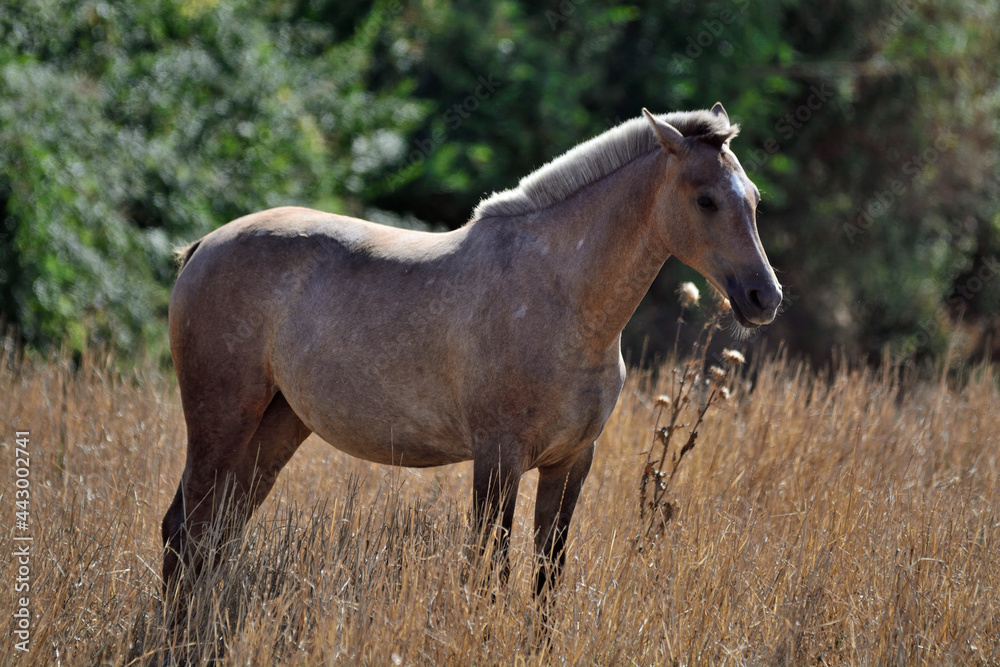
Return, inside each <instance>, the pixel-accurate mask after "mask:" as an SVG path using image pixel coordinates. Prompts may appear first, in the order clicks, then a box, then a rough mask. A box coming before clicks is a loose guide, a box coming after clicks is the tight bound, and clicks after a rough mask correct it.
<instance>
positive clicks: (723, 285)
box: [643, 103, 781, 327]
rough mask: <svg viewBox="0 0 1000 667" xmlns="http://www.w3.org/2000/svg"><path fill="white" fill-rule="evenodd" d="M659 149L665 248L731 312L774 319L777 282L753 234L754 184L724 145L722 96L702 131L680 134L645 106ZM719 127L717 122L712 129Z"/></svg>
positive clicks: (741, 317) (748, 319)
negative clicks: (663, 162) (663, 166)
mask: <svg viewBox="0 0 1000 667" xmlns="http://www.w3.org/2000/svg"><path fill="white" fill-rule="evenodd" d="M643 113H645V114H646V118H647V119H648V120H649V123H650V125H651V126H652V129H653V131H654V132H655V133H656V137H657V139H658V140H659V142H660V145H661V146H663V149H664V150H665V151H666V152H667V153H668V154H669V155H670V156H671V158H672V159H670V160H669V161H668V163H667V164H668V167H667V175H666V178H667V180H668V181H670V183H668V185H667V187H665V188H663V191H662V194H661V196H660V200H659V201H658V202H657V203H656V212H655V214H654V215H655V216H656V221H657V223H658V226H659V229H660V231H661V233H662V238H663V242H664V245H665V246H666V248H667V250H668V251H669V252H670V253H671V254H673V255H676V256H677V258H678V259H680V260H681V261H682V262H684V263H685V264H687V265H688V266H691V267H693V268H694V269H696V270H697V271H698V272H699V273H701V274H702V275H703V276H705V278H707V279H708V281H709V282H710V283H712V285H714V286H715V288H716V289H718V290H719V291H720V292H722V293H723V294H725V295H726V296H727V297H728V298H729V302H730V304H731V305H732V307H733V313H734V314H735V315H736V320H737V322H739V323H740V324H741V325H743V326H744V327H757V326H760V325H762V324H767V323H768V322H770V321H771V320H773V319H774V316H775V314H776V313H777V310H778V306H779V305H780V304H781V286H780V285H779V284H778V281H777V279H776V278H775V276H774V271H773V270H772V269H771V265H770V264H769V263H768V261H767V255H765V254H764V248H763V247H762V246H761V243H760V237H759V236H758V235H757V204H758V202H760V192H759V191H758V190H757V187H756V186H755V185H754V184H753V183H752V182H751V181H750V179H749V178H747V175H746V173H745V172H744V171H743V167H742V166H741V165H740V162H739V160H737V159H736V156H735V155H734V154H733V152H732V151H731V150H730V149H729V140H730V139H731V138H732V137H733V136H734V135H735V134H736V131H737V128H736V127H730V125H729V116H728V115H727V114H726V110H725V109H723V108H722V104H718V103H717V104H716V105H715V106H714V107H712V111H711V114H712V115H713V116H714V118H712V117H710V116H707V114H706V118H707V119H708V120H713V121H715V123H714V124H715V126H716V128H715V129H714V130H713V131H712V132H710V133H709V134H707V135H706V134H704V133H702V134H691V135H690V136H684V134H682V133H681V132H680V131H678V130H677V129H676V128H675V127H673V126H672V125H670V124H669V123H667V122H666V121H664V120H663V119H661V118H658V117H656V116H654V115H653V114H651V113H649V112H648V111H646V110H645V109H643ZM718 128H724V129H722V130H719V129H718Z"/></svg>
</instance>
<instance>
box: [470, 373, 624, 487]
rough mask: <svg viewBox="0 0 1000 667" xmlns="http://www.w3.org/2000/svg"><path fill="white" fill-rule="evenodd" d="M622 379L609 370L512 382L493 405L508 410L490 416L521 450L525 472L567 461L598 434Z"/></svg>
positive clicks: (614, 401) (620, 374) (620, 375)
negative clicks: (504, 393)
mask: <svg viewBox="0 0 1000 667" xmlns="http://www.w3.org/2000/svg"><path fill="white" fill-rule="evenodd" d="M623 379H624V372H623V370H622V369H620V368H619V367H618V366H617V365H615V366H614V367H612V368H604V369H598V370H597V371H590V372H586V373H580V374H576V375H565V376H562V377H558V376H554V377H534V378H531V379H530V380H528V381H523V380H522V382H519V383H513V384H512V385H511V386H510V392H509V394H508V396H507V400H506V401H498V402H497V404H495V405H504V404H506V405H507V406H508V409H507V410H506V411H501V413H500V414H499V415H494V419H496V420H497V422H499V423H497V424H496V426H497V427H498V428H499V429H500V430H501V431H507V432H510V433H512V434H513V435H514V439H515V441H516V442H518V443H519V445H520V446H521V447H523V463H524V466H525V468H526V469H530V468H534V467H538V466H549V465H558V464H560V463H562V462H565V461H569V460H572V459H574V458H575V457H576V455H577V454H578V453H579V452H580V451H582V450H583V449H584V448H586V447H588V446H589V445H590V444H591V443H593V442H594V440H596V439H597V437H598V436H599V435H600V434H601V431H602V430H603V429H604V424H605V423H606V422H607V420H608V418H609V417H610V416H611V412H612V411H613V410H614V407H615V405H616V404H617V402H618V396H619V393H620V392H621V387H622V382H623ZM485 421H486V420H484V423H485Z"/></svg>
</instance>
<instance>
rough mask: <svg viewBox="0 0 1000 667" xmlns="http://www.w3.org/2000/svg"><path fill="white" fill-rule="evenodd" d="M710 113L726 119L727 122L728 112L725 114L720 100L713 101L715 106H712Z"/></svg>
mask: <svg viewBox="0 0 1000 667" xmlns="http://www.w3.org/2000/svg"><path fill="white" fill-rule="evenodd" d="M712 113H714V114H715V115H716V116H722V117H723V118H725V119H726V122H727V123H728V122H729V114H727V113H726V110H725V109H724V108H723V107H722V102H716V103H715V106H714V107H712Z"/></svg>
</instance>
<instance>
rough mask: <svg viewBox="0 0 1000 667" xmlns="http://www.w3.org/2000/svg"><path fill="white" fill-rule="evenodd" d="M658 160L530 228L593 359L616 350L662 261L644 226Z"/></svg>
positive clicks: (619, 174)
mask: <svg viewBox="0 0 1000 667" xmlns="http://www.w3.org/2000/svg"><path fill="white" fill-rule="evenodd" d="M665 160H666V156H665V154H663V153H661V152H660V151H656V152H654V153H651V154H649V155H646V156H643V157H640V158H638V159H636V160H634V161H632V162H631V163H629V164H628V165H626V166H624V167H622V168H621V169H618V170H617V171H615V172H614V173H612V174H611V175H609V176H606V177H605V178H603V179H601V180H600V181H598V182H596V183H593V184H591V185H589V186H587V187H586V188H584V189H583V190H582V191H580V192H578V193H577V194H575V195H573V196H571V197H570V198H569V199H568V200H567V201H565V202H563V203H561V204H556V205H554V206H551V207H549V208H547V209H545V210H544V211H542V212H540V213H539V214H538V218H537V219H536V220H535V221H534V222H532V223H530V224H531V227H532V229H531V231H530V233H531V234H532V235H537V236H536V238H538V239H539V241H541V242H542V243H544V244H545V245H546V246H547V247H548V252H547V255H548V261H547V265H548V267H551V268H552V269H554V270H555V271H556V272H557V273H558V277H559V281H560V283H561V284H562V285H564V286H565V288H566V294H565V295H564V296H565V297H567V298H568V301H569V303H571V304H572V307H573V308H574V310H575V311H576V312H575V313H573V315H574V316H575V320H576V326H577V329H578V334H579V339H580V342H581V343H583V345H584V347H585V348H586V350H587V351H588V352H589V353H592V354H594V355H596V356H603V355H605V354H607V353H608V352H612V351H613V352H615V353H617V345H618V341H619V337H620V335H621V332H622V329H624V328H625V324H626V323H627V322H628V320H629V318H630V317H632V313H634V312H635V309H636V308H637V307H638V305H639V302H640V301H641V300H642V297H643V296H644V295H645V294H646V292H647V291H648V290H649V286H650V285H651V284H652V282H653V280H654V279H655V278H656V275H657V273H658V272H659V270H660V268H661V267H662V266H663V263H664V262H665V261H666V259H667V257H668V256H669V254H668V253H667V251H666V249H665V248H664V247H663V245H662V239H661V235H660V233H659V230H656V229H654V228H653V225H652V218H653V216H652V211H653V206H654V205H655V202H656V200H657V196H658V191H659V189H660V188H662V187H665V184H664V183H663V178H664V170H665V169H666V166H665V164H664V161H665ZM515 224H517V223H516V222H515ZM613 348H614V349H613Z"/></svg>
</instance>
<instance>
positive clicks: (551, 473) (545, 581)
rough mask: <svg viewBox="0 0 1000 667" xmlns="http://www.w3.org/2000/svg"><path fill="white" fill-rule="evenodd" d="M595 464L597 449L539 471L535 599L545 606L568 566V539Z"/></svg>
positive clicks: (536, 510)
mask: <svg viewBox="0 0 1000 667" xmlns="http://www.w3.org/2000/svg"><path fill="white" fill-rule="evenodd" d="M593 460H594V445H593V444H591V445H590V446H588V447H586V448H585V449H584V450H583V451H581V452H580V453H579V454H578V455H577V456H576V458H575V459H571V460H569V461H567V462H565V463H563V464H562V465H558V466H548V467H544V468H539V469H538V497H537V498H536V500H535V553H536V554H537V555H538V571H537V573H536V575H535V596H536V598H538V599H539V601H540V602H544V601H545V599H546V598H547V597H548V593H549V592H550V591H551V590H552V588H553V587H554V586H555V583H556V581H557V580H558V578H559V575H560V573H561V572H562V569H563V565H565V563H566V551H565V548H566V535H567V533H568V532H569V524H570V521H571V520H572V519H573V510H574V509H576V501H577V498H579V497H580V489H581V488H583V482H584V480H586V479H587V473H589V472H590V464H591V463H592V462H593Z"/></svg>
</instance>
